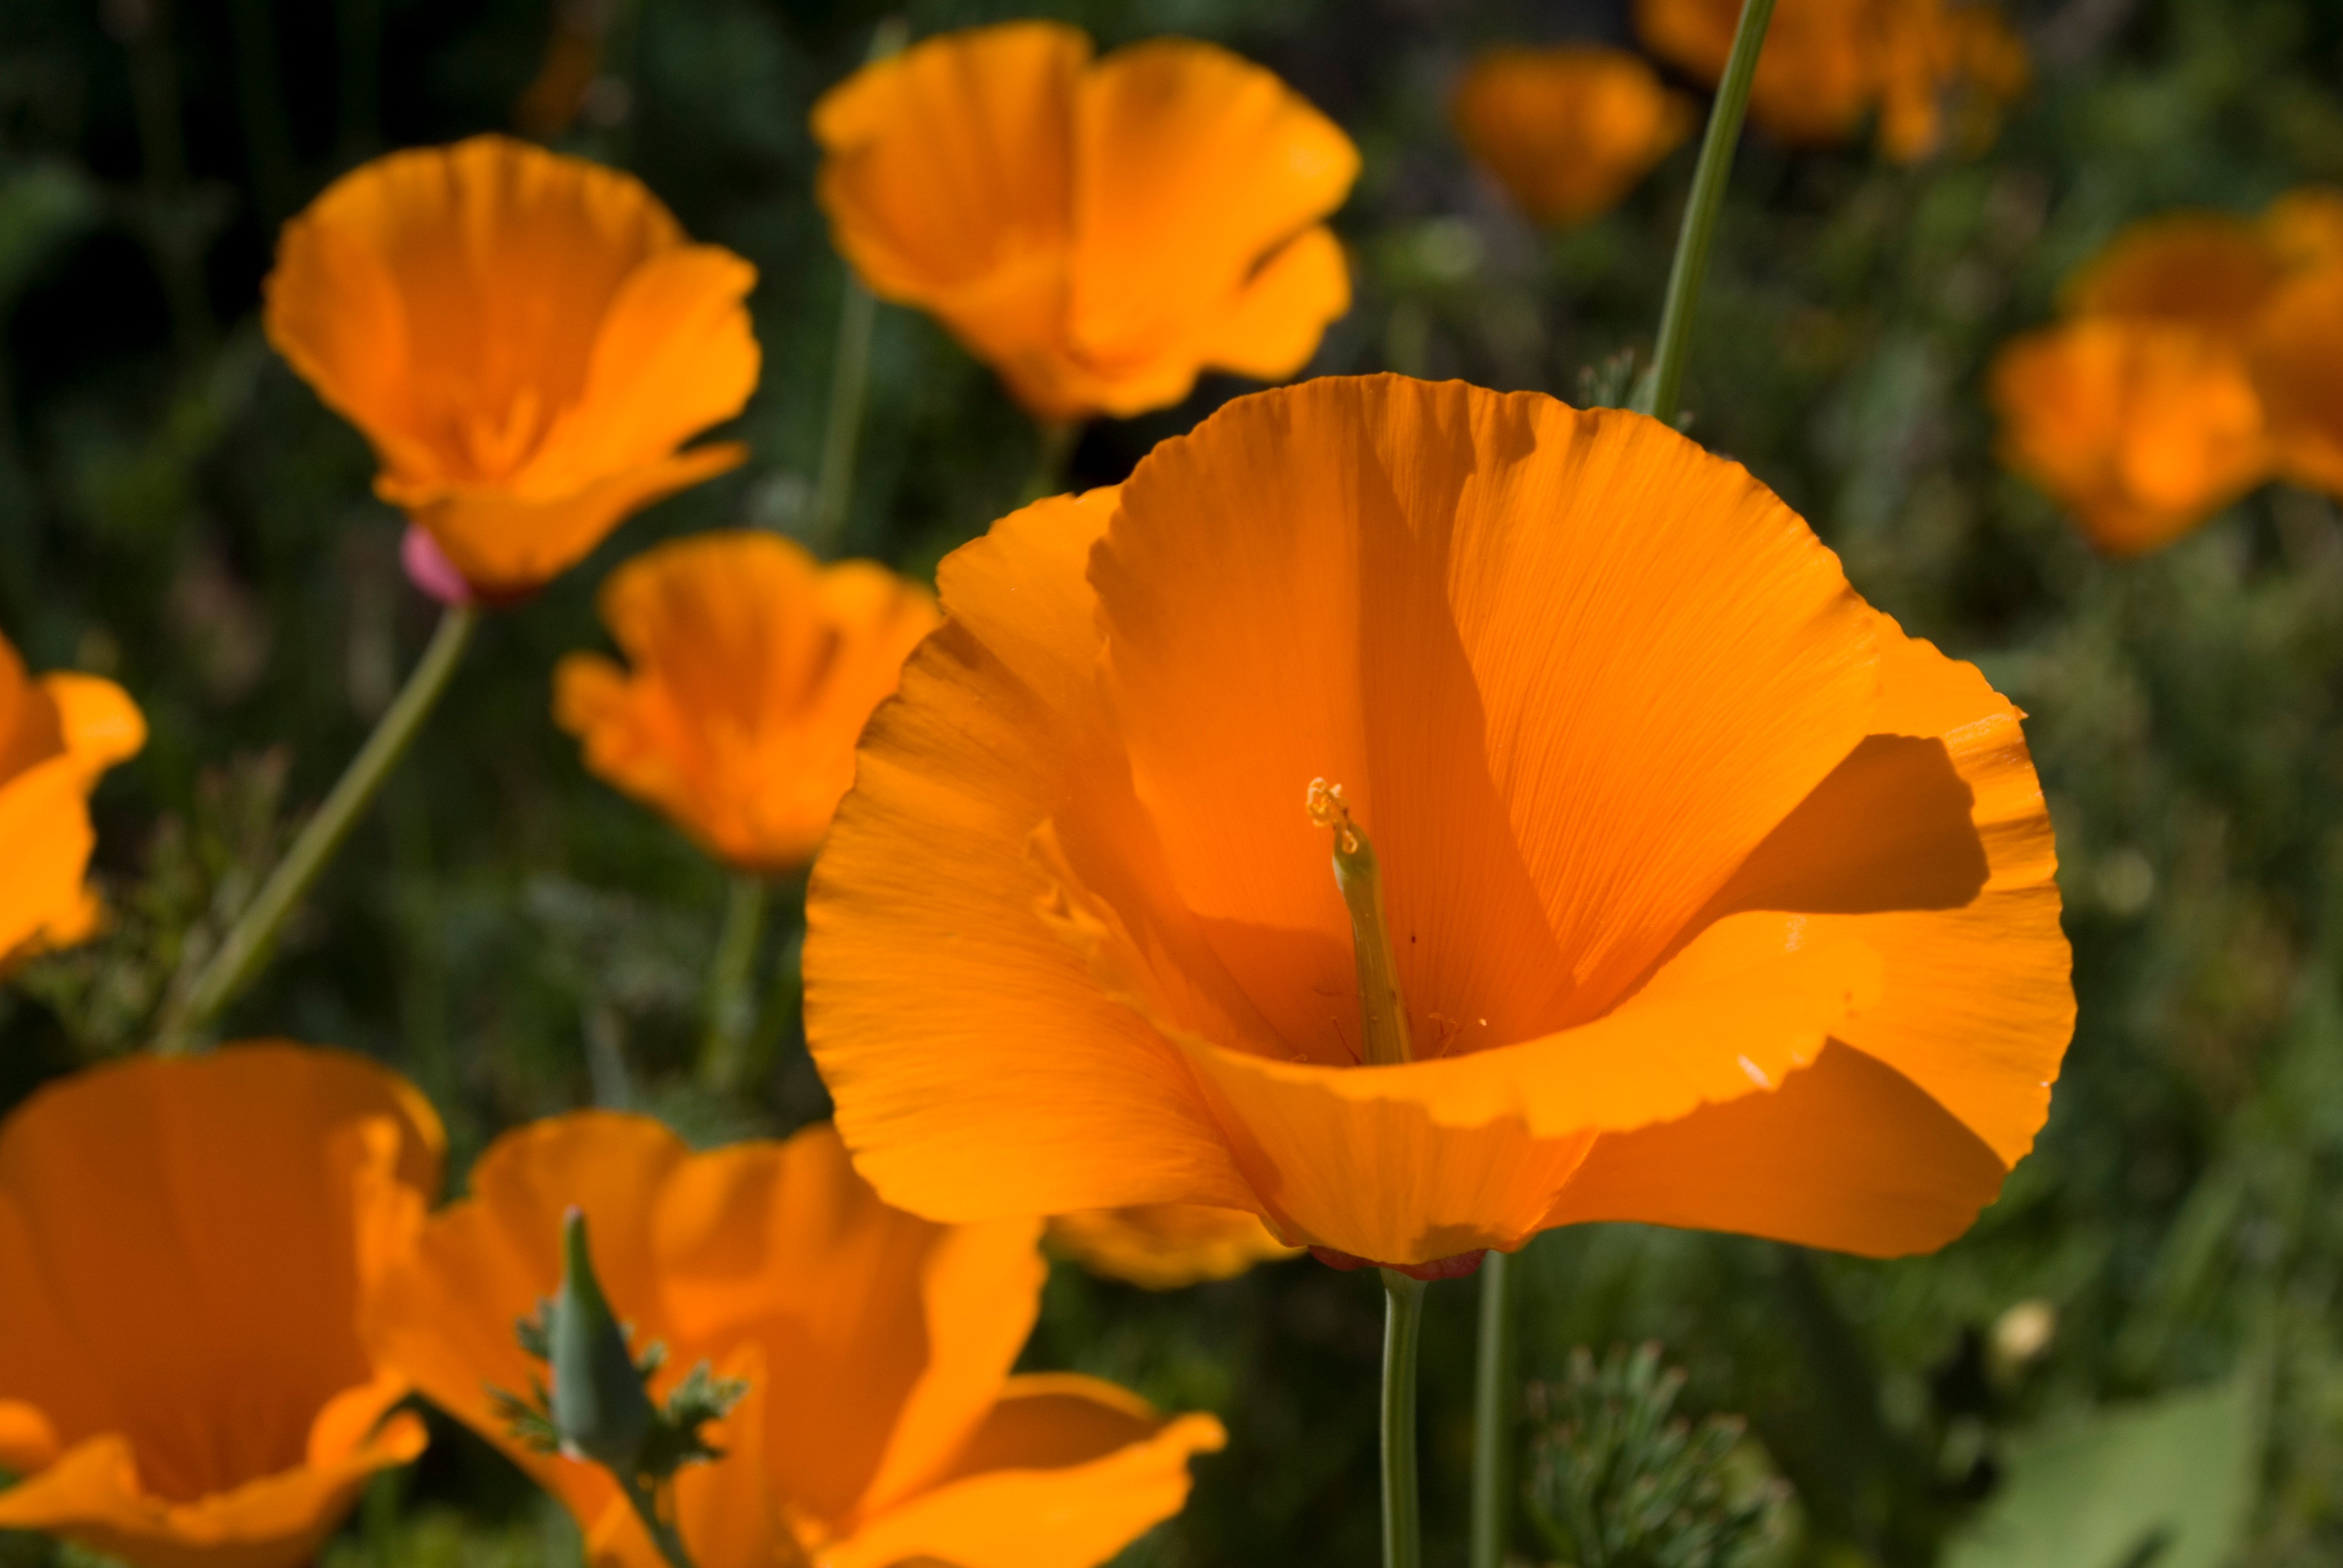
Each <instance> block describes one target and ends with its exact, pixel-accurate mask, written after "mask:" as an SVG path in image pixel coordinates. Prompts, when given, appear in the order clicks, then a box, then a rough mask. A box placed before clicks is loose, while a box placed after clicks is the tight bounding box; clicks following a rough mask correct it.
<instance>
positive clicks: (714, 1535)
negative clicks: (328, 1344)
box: [367, 1111, 1222, 1568]
mask: <svg viewBox="0 0 2343 1568" xmlns="http://www.w3.org/2000/svg"><path fill="white" fill-rule="evenodd" d="M471 1185H472V1194H473V1195H472V1196H471V1197H470V1198H468V1199H467V1200H465V1201H462V1202H459V1203H457V1204H455V1205H453V1206H452V1207H450V1208H448V1209H447V1210H446V1211H443V1212H441V1213H440V1214H438V1215H437V1216H435V1217H434V1218H433V1219H432V1221H431V1222H430V1224H429V1226H428V1227H427V1230H426V1231H425V1233H424V1236H423V1239H422V1241H421V1243H420V1245H419V1247H418V1249H417V1252H416V1254H415V1256H414V1258H413V1259H412V1260H411V1261H409V1262H407V1264H406V1265H405V1266H403V1267H401V1268H400V1269H398V1270H397V1271H393V1272H392V1273H391V1274H390V1275H389V1276H388V1277H387V1279H386V1280H385V1281H384V1282H383V1285H382V1287H381V1289H380V1290H379V1291H378V1292H377V1293H376V1295H375V1296H374V1298H373V1300H372V1302H370V1304H369V1307H368V1314H367V1315H368V1321H369V1323H370V1325H371V1328H370V1333H371V1336H372V1339H373V1341H374V1342H375V1343H376V1345H377V1347H378V1348H379V1350H380V1351H381V1352H382V1353H383V1354H384V1355H385V1357H386V1358H387V1359H388V1360H389V1361H390V1362H392V1364H394V1365H397V1366H398V1367H400V1368H402V1369H404V1370H405V1371H406V1372H408V1373H409V1374H410V1375H411V1376H412V1377H413V1378H414V1380H415V1382H416V1384H417V1387H419V1388H421V1389H422V1390H423V1391H424V1392H426V1393H427V1394H428V1395H429V1396H430V1397H431V1398H432V1400H433V1401H434V1402H437V1403H438V1404H439V1405H440V1406H441V1407H442V1408H444V1409H446V1410H447V1412H449V1413H450V1414H452V1415H455V1416H456V1417H458V1419H460V1420H462V1421H463V1422H466V1423H468V1425H470V1426H472V1427H473V1428H474V1429H475V1430H477V1431H478V1432H480V1433H481V1434H482V1435H483V1436H485V1437H487V1438H488V1439H489V1441H491V1442H495V1443H496V1444H497V1445H498V1447H500V1448H502V1449H503V1450H504V1451H505V1452H507V1453H508V1454H509V1455H510V1456H511V1457H512V1458H513V1460H514V1462H516V1463H518V1464H519V1465H520V1466H521V1467H522V1468H523V1469H525V1470H527V1471H528V1473H530V1474H531V1475H532V1476H534V1477H535V1478H536V1479H537V1480H538V1482H539V1483H542V1484H543V1485H544V1486H545V1487H546V1488H547V1489H548V1491H550V1492H552V1493H554V1494H555V1495H556V1496H558V1497H559V1498H560V1499H561V1500H562V1502H563V1503H566V1504H568V1507H569V1509H570V1511H571V1512H572V1513H575V1514H576V1515H577V1516H578V1523H580V1524H581V1525H582V1526H583V1527H584V1529H585V1531H586V1536H587V1549H588V1554H589V1555H590V1556H591V1558H592V1559H593V1561H594V1562H596V1563H603V1564H608V1563H629V1564H642V1565H645V1568H649V1565H650V1564H653V1563H657V1562H658V1561H659V1559H658V1556H657V1553H656V1551H655V1549H654V1547H653V1546H652V1544H651V1543H650V1542H649V1539H648V1538H647V1537H646V1536H645V1535H644V1534H643V1533H642V1529H641V1526H640V1524H639V1523H637V1521H636V1519H635V1516H634V1514H633V1513H632V1512H631V1511H630V1510H629V1509H628V1506H627V1504H626V1503H625V1502H624V1501H623V1500H622V1499H621V1498H620V1496H619V1494H618V1491H617V1488H616V1487H615V1485H614V1484H613V1483H611V1481H610V1479H609V1477H608V1475H607V1474H606V1473H603V1472H602V1471H600V1470H598V1469H596V1468H594V1467H593V1466H590V1465H586V1464H579V1463H573V1462H568V1461H567V1460H563V1459H560V1458H558V1457H554V1456H550V1455H547V1454H542V1453H538V1452H533V1451H531V1450H530V1449H528V1448H527V1447H526V1446H524V1445H522V1444H520V1443H518V1442H516V1441H515V1440H514V1439H513V1437H512V1436H511V1434H510V1433H509V1432H508V1431H507V1430H506V1428H505V1424H504V1422H503V1421H502V1420H501V1419H500V1417H499V1416H498V1411H497V1407H496V1405H495V1403H494V1402H493V1400H492V1398H491V1396H490V1394H489V1392H488V1391H489V1390H490V1389H491V1388H492V1387H494V1388H503V1389H507V1390H520V1389H525V1388H527V1387H528V1378H529V1377H530V1376H531V1374H532V1370H533V1369H532V1364H531V1363H530V1362H528V1360H527V1359H526V1358H525V1357H524V1355H523V1354H522V1352H521V1349H520V1347H519V1345H518V1343H517V1342H516V1341H515V1339H514V1336H513V1323H514V1322H515V1320H516V1319H518V1318H521V1317H524V1316H527V1315H528V1314H529V1313H530V1312H532V1310H533V1309H534V1307H535V1304H536V1302H537V1301H538V1298H540V1297H542V1296H546V1295H549V1294H550V1293H551V1292H552V1291H553V1288H554V1285H555V1283H556V1282H558V1279H559V1277H560V1273H561V1261H560V1255H559V1241H560V1227H561V1221H562V1216H563V1214H564V1212H565V1211H566V1210H567V1209H568V1208H569V1207H570V1206H573V1205H575V1206H577V1207H579V1208H581V1209H582V1210H583V1211H584V1212H585V1214H586V1217H587V1220H588V1223H589V1225H590V1227H591V1232H590V1233H591V1236H592V1240H593V1247H594V1261H595V1269H596V1272H597V1273H598V1275H599V1277H600V1279H601V1283H602V1288H603V1291H604V1292H605V1293H606V1294H607V1295H608V1298H609V1301H610V1303H611V1307H612V1310H614V1311H615V1312H617V1313H618V1316H619V1317H620V1318H621V1319H623V1320H625V1321H627V1322H629V1323H631V1324H632V1326H633V1329H634V1331H635V1333H636V1347H635V1348H636V1349H637V1351H638V1352H640V1351H641V1349H642V1348H643V1347H644V1346H645V1345H646V1344H647V1343H649V1342H654V1341H656V1342H659V1343H662V1344H664V1345H665V1346H666V1347H667V1352H668V1355H667V1360H666V1363H665V1370H664V1371H663V1372H661V1373H660V1375H659V1379H657V1380H655V1382H654V1383H653V1385H652V1388H653V1392H654V1394H655V1395H657V1396H659V1397H662V1398H663V1397H664V1396H665V1392H666V1389H667V1387H668V1386H669V1384H671V1383H672V1382H674V1381H675V1380H676V1379H678V1378H679V1377H682V1376H684V1375H686V1374H687V1373H688V1372H689V1371H690V1370H691V1369H692V1368H693V1367H695V1366H698V1365H700V1364H702V1363H705V1364H707V1365H708V1366H709V1367H710V1369H711V1370H713V1371H714V1372H717V1373H719V1374H720V1375H724V1376H729V1377H739V1378H745V1379H746V1380H747V1381H748V1383H749V1392H748V1394H747V1397H746V1398H745V1399H744V1400H743V1401H742V1402H741V1403H740V1404H739V1406H738V1407H737V1408H736V1409H735V1410H734V1411H733V1412H732V1413H731V1414H730V1415H729V1417H727V1418H726V1419H725V1420H724V1421H723V1422H719V1423H718V1426H717V1427H716V1428H715V1429H713V1431H712V1435H713V1437H714V1439H715V1443H716V1446H717V1447H719V1448H720V1449H722V1450H724V1451H725V1457H724V1458H722V1459H720V1460H719V1461H717V1462H714V1463H711V1464H705V1465H694V1466H689V1467H687V1468H686V1469H684V1470H683V1471H682V1472H681V1473H679V1476H678V1477H677V1481H676V1485H675V1496H674V1506H675V1517H676V1521H677V1523H678V1526H679V1529H680V1531H681V1533H682V1536H683V1540H684V1543H685V1545H686V1546H687V1547H688V1548H689V1550H690V1552H691V1553H692V1558H693V1561H695V1562H696V1563H699V1564H700V1568H748V1565H750V1564H769V1563H789V1562H798V1561H806V1560H811V1561H814V1562H818V1563H822V1564H823V1565H824V1568H888V1565H890V1564H895V1563H909V1562H915V1561H916V1562H929V1561H940V1562H949V1563H957V1564H962V1565H964V1568H1086V1565H1087V1564H1090V1563H1098V1562H1102V1561H1104V1560H1105V1559H1106V1558H1108V1557H1111V1556H1112V1555H1113V1554H1114V1553H1115V1552H1116V1551H1117V1550H1119V1549H1120V1548H1121V1546H1122V1545H1123V1544H1124V1543H1127V1542H1128V1541H1130V1540H1131V1538H1132V1537H1134V1536H1136V1535H1137V1534H1139V1533H1140V1532H1141V1531H1142V1530H1144V1529H1146V1528H1147V1527H1148V1526H1149V1525H1151V1524H1152V1523H1155V1522H1156V1521H1157V1520H1160V1519H1162V1518H1165V1517H1167V1516H1169V1515H1170V1514H1172V1513H1177V1512H1178V1511H1179V1508H1180V1506H1181V1503H1182V1501H1183V1499H1184V1498H1185V1496H1186V1494H1187V1490H1188V1471H1187V1461H1188V1456H1189V1455H1190V1454H1192V1453H1193V1452H1198V1451H1201V1450H1205V1449H1211V1448H1216V1447H1218V1446H1219V1445H1220V1443H1221V1442H1222V1432H1221V1427H1220V1423H1219V1422H1216V1421H1214V1420H1213V1419H1212V1417H1210V1416H1202V1415H1189V1416H1181V1417H1178V1418H1175V1419H1172V1420H1169V1421H1166V1420H1164V1419H1162V1418H1161V1417H1160V1416H1158V1415H1157V1414H1156V1413H1155V1412H1153V1411H1152V1410H1151V1409H1150V1408H1149V1407H1148V1406H1146V1405H1145V1404H1144V1403H1142V1402H1140V1401H1139V1400H1137V1399H1135V1398H1133V1397H1132V1396H1131V1395H1130V1394H1128V1393H1125V1392H1122V1391H1121V1389H1118V1388H1116V1387H1114V1386H1113V1385H1111V1384H1109V1383H1103V1382H1098V1381H1096V1380H1095V1379H1091V1378H1086V1377H1077V1376H1071V1375H1063V1374H1040V1375H1024V1376H1012V1375H1011V1372H1010V1368H1011V1364H1012V1363H1013V1362H1015V1361H1016V1359H1017V1353H1018V1351H1019V1350H1020V1348H1021V1346H1022V1345H1023V1344H1024V1342H1025V1336H1026V1333H1027V1332H1028V1331H1029V1330H1030V1329H1031V1327H1032V1323H1033V1316H1034V1312H1035V1311H1036V1309H1037V1307H1038V1304H1039V1297H1040V1292H1041V1278H1042V1272H1043V1270H1042V1265H1041V1257H1040V1255H1039V1253H1038V1252H1037V1251H1035V1248H1034V1241H1035V1238H1036V1236H1037V1234H1038V1232H1039V1230H1040V1225H1039V1222H1038V1221H1031V1220H1007V1221H992V1222H990V1223H987V1224H980V1225H970V1226H961V1227H947V1226H940V1225H934V1224H930V1223H929V1222H928V1221H923V1220H916V1219H913V1218H912V1217H911V1216H910V1215H908V1214H904V1213H901V1212H899V1211H895V1210H892V1209H890V1208H888V1207H887V1206H886V1205H885V1204H883V1203H881V1202H880V1201H879V1199H878V1197H877V1196H876V1195H875V1194H873V1193H872V1192H871V1191H870V1189H869V1188H868V1187H866V1186H864V1185H863V1184H862V1182H861V1181H860V1180H859V1179H858V1178H857V1177H856V1176H855V1174H854V1172H853V1171H852V1169H851V1168H850V1167H849V1165H848V1164H847V1161H846V1155H845V1152H844V1151H843V1150H842V1149H840V1146H839V1143H838V1140H837V1137H836V1135H835V1134H833V1133H832V1132H831V1131H830V1129H829V1128H827V1127H815V1128H810V1129H808V1130H807V1131H803V1132H800V1133H799V1134H798V1135H797V1136H796V1137H794V1138H791V1139H790V1140H789V1141H787V1142H785V1143H772V1142H759V1143H745V1144H739V1145H735V1146H733V1147H731V1148H728V1149H721V1150H717V1151H711V1152H709V1153H704V1154H694V1153H692V1152H691V1151H689V1150H688V1149H686V1148H685V1147H684V1145H683V1143H682V1142H681V1141H679V1140H678V1139H677V1138H676V1137H675V1136H674V1135H673V1134H672V1133H670V1132H669V1131H666V1130H665V1129H664V1128H662V1127H660V1126H659V1124H658V1123H657V1122H654V1121H649V1120H647V1119H644V1118H641V1117H633V1116H622V1115H616V1114H611V1113H608V1112H601V1111H584V1112H578V1113H577V1114H573V1115H569V1116H562V1117H558V1118H555V1119H554V1120H552V1121H541V1122H538V1123H536V1124H534V1125H532V1126H529V1127H525V1128H522V1129H521V1130H519V1131H516V1132H513V1133H509V1134H508V1135H507V1136H505V1137H504V1138H502V1139H499V1140H498V1141H497V1143H496V1144H495V1145H494V1146H492V1147H491V1148H490V1149H489V1151H488V1153H487V1154H485V1155H483V1156H482V1157H481V1159H480V1162H479V1164H478V1166H477V1167H476V1168H475V1169H474V1171H473V1172H472V1183H471Z"/></svg>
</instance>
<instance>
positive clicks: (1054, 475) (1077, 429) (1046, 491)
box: [1017, 419, 1082, 507]
mask: <svg viewBox="0 0 2343 1568" xmlns="http://www.w3.org/2000/svg"><path fill="white" fill-rule="evenodd" d="M1033 428H1034V430H1035V432H1036V433H1037V434H1038V436H1039V437H1040V441H1039V444H1038V445H1037V446H1036V447H1035V448H1034V451H1033V471H1032V472H1031V474H1029V475H1027V476H1026V477H1025V488H1024V489H1023V490H1021V491H1020V492H1019V494H1018V497H1017V504H1018V505H1019V506H1021V507H1030V506H1031V505H1032V504H1033V503H1034V502H1036V501H1038V500H1040V499H1041V498H1043V497H1045V496H1054V495H1057V494H1059V493H1061V491H1063V490H1064V489H1065V487H1066V464H1067V463H1068V462H1069V461H1070V460H1071V458H1072V457H1073V455H1074V447H1075V446H1076V444H1077V443H1079V442H1080V440H1081V434H1082V427H1081V421H1079V420H1074V419H1037V420H1035V421H1034V422H1033Z"/></svg>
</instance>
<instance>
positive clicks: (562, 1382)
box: [546, 1209, 655, 1476]
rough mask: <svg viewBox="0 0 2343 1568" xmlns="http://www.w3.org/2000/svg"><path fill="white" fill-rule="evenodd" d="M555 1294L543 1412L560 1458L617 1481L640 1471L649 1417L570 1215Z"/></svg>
mask: <svg viewBox="0 0 2343 1568" xmlns="http://www.w3.org/2000/svg"><path fill="white" fill-rule="evenodd" d="M561 1250H562V1267H561V1289H560V1291H559V1292H558V1293H557V1294H556V1295H555V1296H554V1298H553V1301H552V1302H551V1304H550V1306H549V1307H548V1311H547V1312H546V1319H547V1322H546V1350H547V1352H548V1354H547V1356H546V1361H547V1363H548V1366H549V1367H550V1369H551V1371H552V1373H553V1388H552V1392H551V1394H550V1396H549V1398H548V1406H549V1410H550V1414H551V1416H552V1423H553V1430H554V1432H555V1433H556V1434H557V1435H558V1437H559V1438H560V1440H561V1449H562V1452H564V1453H567V1454H568V1455H569V1456H570V1457H571V1458H573V1459H590V1460H594V1461H596V1462H598V1463H601V1464H605V1465H608V1467H609V1468H610V1469H612V1470H614V1471H617V1472H618V1473H619V1474H621V1475H628V1476H631V1475H633V1474H634V1473H636V1470H637V1469H638V1467H639V1460H640V1456H641V1453H642V1448H643V1440H644V1438H645V1437H646V1436H647V1435H648V1434H649V1432H650V1428H651V1422H652V1420H653V1418H654V1415H655V1412H653V1410H652V1409H651V1402H650V1399H649V1395H647V1394H646V1393H645V1392H643V1376H642V1373H641V1372H639V1370H637V1368H636V1366H635V1362H634V1358H633V1357H632V1356H631V1355H629V1354H628V1350H627V1335H626V1331H625V1330H624V1329H622V1328H620V1327H619V1326H618V1319H617V1318H616V1317H614V1316H613V1315H612V1314H611V1312H610V1303H609V1302H608V1301H607V1300H605V1299H604V1297H603V1295H602V1286H601V1282H599V1281H598V1280H597V1279H595V1277H594V1260H593V1256H592V1254H591V1252H590V1251H588V1247H587V1243H586V1216H585V1215H584V1214H583V1213H581V1212H579V1211H578V1210H576V1209H572V1210H570V1211H569V1212H568V1214H567V1215H566V1216H564V1218H563V1221H562V1232H561Z"/></svg>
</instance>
